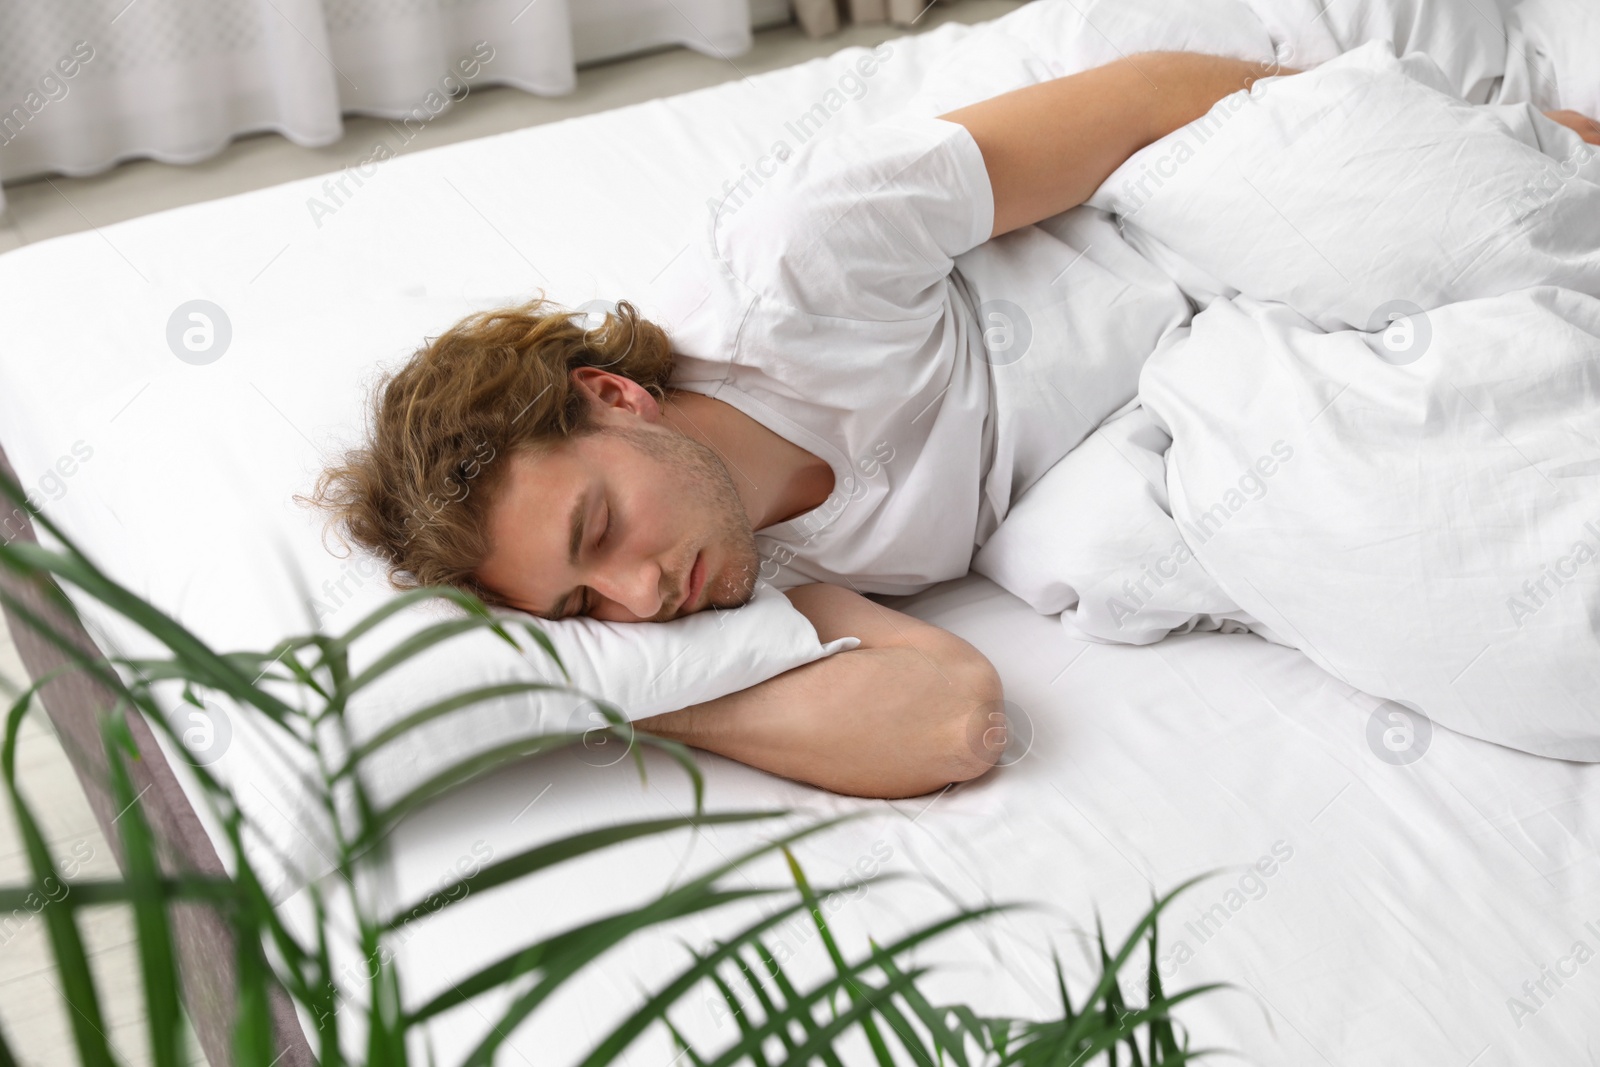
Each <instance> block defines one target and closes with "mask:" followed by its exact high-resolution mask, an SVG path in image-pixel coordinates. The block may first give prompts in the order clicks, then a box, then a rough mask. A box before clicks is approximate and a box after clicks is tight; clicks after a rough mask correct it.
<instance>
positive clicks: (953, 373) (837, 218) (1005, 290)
mask: <svg viewBox="0 0 1600 1067" xmlns="http://www.w3.org/2000/svg"><path fill="white" fill-rule="evenodd" d="M742 192H748V193H749V194H751V195H748V196H746V195H741V193H742ZM707 214H708V219H707V224H706V227H705V230H704V232H703V233H702V235H701V239H700V240H699V241H698V242H697V243H696V244H694V245H692V246H691V248H690V250H688V251H685V252H684V253H682V254H680V256H679V257H678V259H677V260H675V261H674V262H673V263H672V264H671V265H670V266H669V267H668V269H667V270H666V271H665V272H664V273H663V275H662V277H661V278H660V279H658V281H657V283H656V286H655V288H654V290H653V291H652V292H651V293H650V294H649V299H648V301H647V304H648V306H649V308H650V314H651V317H652V318H653V320H654V321H657V322H659V323H660V324H661V325H662V326H663V327H664V328H666V329H667V331H668V333H669V335H670V336H671V338H672V342H673V347H674V349H675V351H676V352H677V353H678V357H677V363H676V368H675V370H674V373H673V376H672V385H673V386H674V387H676V388H680V389H686V390H691V391H694V392H698V393H702V394H704V395H706V396H711V397H715V398H716V399H718V400H722V401H724V402H726V403H728V404H731V405H733V406H734V407H736V408H738V409H739V410H740V411H742V412H744V413H745V414H747V415H749V416H750V417H751V418H754V419H756V420H758V421H759V422H761V423H762V424H763V425H765V426H766V427H767V428H769V429H771V430H773V431H774V432H776V433H778V434H780V435H782V436H783V437H784V438H786V439H787V440H789V441H791V442H793V443H794V444H796V445H798V446H800V447H801V448H804V449H806V450H807V451H809V452H811V453H813V454H815V455H816V456H818V457H820V458H822V459H824V460H826V461H827V462H828V464H829V465H830V466H831V467H832V468H833V473H834V490H833V493H832V495H831V496H830V497H829V498H828V500H827V501H825V502H824V503H823V504H821V505H819V506H818V507H816V508H814V509H812V510H810V511H808V512H806V513H804V514H802V515H800V516H798V517H796V518H794V519H790V520H788V521H786V522H781V523H777V524H774V525H772V526H767V527H764V528H763V529H761V530H758V531H757V545H758V548H759V550H760V552H761V556H762V559H763V561H764V566H763V569H762V577H763V578H765V579H766V580H768V581H770V582H771V583H772V584H774V585H775V586H777V587H778V588H780V589H786V588H790V587H792V586H795V585H802V584H805V583H806V582H811V581H821V582H830V583H833V584H837V585H843V586H846V587H848V588H852V589H854V590H856V591H857V592H861V593H887V594H910V593H916V592H920V591H921V590H923V589H926V588H927V587H929V586H930V585H933V584H935V583H938V582H941V581H945V580H948V579H950V578H956V577H960V576H961V575H963V574H966V573H967V571H968V569H969V567H970V565H971V562H972V555H973V553H974V552H975V551H976V549H977V548H978V547H979V546H981V545H982V544H983V542H984V541H985V540H987V539H988V537H989V536H990V534H992V533H993V532H994V529H995V527H996V526H998V525H999V523H1000V522H1001V520H1003V519H1004V518H1005V515H1006V513H1007V512H1008V511H1009V509H1010V507H1011V504H1012V502H1013V501H1014V500H1015V499H1016V498H1017V496H1018V495H1020V494H1021V492H1022V491H1023V490H1024V489H1026V488H1027V486H1029V485H1031V484H1032V483H1033V482H1034V481H1035V480H1036V479H1037V478H1038V477H1039V476H1040V475H1041V474H1043V473H1044V472H1045V471H1046V470H1047V469H1049V467H1050V466H1051V465H1052V464H1053V463H1055V462H1056V460H1058V459H1060V458H1061V456H1063V455H1065V454H1066V452H1067V451H1068V450H1069V449H1071V448H1072V447H1074V446H1075V445H1076V444H1078V442H1080V441H1081V440H1083V438H1084V437H1086V436H1088V434H1089V433H1090V432H1091V431H1092V430H1093V429H1094V427H1095V426H1096V425H1098V424H1099V422H1100V421H1101V420H1102V419H1103V418H1104V417H1105V416H1106V415H1108V414H1110V413H1111V412H1112V411H1115V410H1116V409H1117V408H1119V407H1121V406H1122V405H1123V404H1124V403H1125V402H1127V401H1128V400H1129V399H1131V398H1132V397H1133V395H1134V393H1135V392H1136V389H1137V385H1138V374H1139V369H1140V367H1141V366H1142V365H1143V363H1144V360H1145V359H1146V358H1147V357H1148V356H1149V354H1150V352H1151V351H1152V350H1153V348H1154V347H1155V342H1156V340H1157V339H1158V338H1159V337H1160V336H1161V335H1162V334H1163V333H1165V332H1167V331H1168V330H1170V329H1171V328H1173V327H1174V326H1177V325H1182V324H1185V323H1187V321H1188V318H1189V315H1190V307H1189V305H1188V303H1187V301H1186V300H1185V298H1184V297H1183V295H1182V293H1181V292H1180V291H1179V290H1178V289H1177V287H1176V286H1175V285H1173V284H1172V282H1171V281H1169V280H1168V279H1167V278H1166V277H1165V276H1163V275H1162V274H1160V272H1158V271H1156V270H1155V268H1153V267H1152V266H1151V265H1150V264H1149V263H1148V262H1146V261H1145V260H1144V259H1143V258H1142V257H1140V256H1139V255H1138V254H1137V253H1135V252H1133V250H1132V249H1131V248H1129V247H1128V246H1127V245H1126V243H1125V242H1123V240H1122V237H1121V235H1120V234H1119V233H1118V231H1117V229H1116V227H1115V225H1113V223H1112V221H1111V217H1110V216H1108V215H1106V214H1105V213H1103V212H1099V211H1097V210H1095V209H1091V208H1087V207H1084V208H1076V209H1074V210H1072V211H1069V212H1065V213H1063V214H1062V215H1058V216H1056V217H1055V218H1053V219H1049V220H1046V221H1045V222H1043V223H1040V224H1039V225H1037V226H1028V227H1023V228H1022V229H1020V230H1017V231H1014V232H1013V233H1009V234H1005V235H1003V236H1002V237H1000V238H998V239H996V240H993V241H989V240H988V237H989V233H990V231H991V230H992V229H993V221H994V197H993V192H992V190H991V189H990V185H989V177H988V171H987V168H986V167H985V165H984V161H983V155H982V153H981V152H980V151H979V149H978V145H977V142H976V141H974V140H973V138H972V135H971V134H970V133H968V132H967V129H966V127H964V126H962V125H960V124H959V123H955V122H949V121H946V120H943V119H938V118H933V117H931V116H924V115H915V114H906V115H902V116H899V117H896V118H893V119H889V120H886V121H883V122H879V123H875V124H873V125H870V126H864V127H857V128H853V129H844V130H839V131H837V132H832V133H830V134H829V135H827V136H819V137H818V138H817V139H815V140H812V141H810V142H808V143H806V144H805V145H803V146H802V147H801V148H800V149H798V150H796V151H793V152H792V153H791V154H790V155H789V156H788V158H787V159H785V160H782V161H781V162H779V164H778V170H777V171H776V173H775V174H773V175H772V176H771V177H769V178H768V179H767V180H766V181H765V182H764V183H763V184H762V186H761V187H760V188H759V189H753V188H752V187H751V186H750V185H749V184H747V185H746V186H745V187H744V190H742V191H741V190H739V189H735V190H734V191H733V192H732V193H731V194H729V195H728V197H727V198H726V199H724V200H723V202H722V207H721V210H720V211H718V212H717V213H715V214H712V213H710V212H708V213H707ZM980 322H981V324H982V325H981V327H980ZM986 335H987V336H986ZM734 461H735V462H737V460H736V458H735V460H734Z"/></svg>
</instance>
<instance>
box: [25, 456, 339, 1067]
mask: <svg viewBox="0 0 1600 1067" xmlns="http://www.w3.org/2000/svg"><path fill="white" fill-rule="evenodd" d="M0 473H4V474H5V475H6V476H8V477H10V478H12V479H13V480H17V476H16V472H15V471H14V470H13V469H12V467H11V462H10V460H9V459H7V458H6V453H5V448H4V447H3V446H0ZM25 514H26V512H24V515H25ZM16 536H17V537H19V538H20V539H22V540H25V541H33V542H35V543H37V541H38V538H37V537H36V536H35V535H34V532H33V524H32V523H31V522H30V521H29V520H28V519H27V518H25V517H24V518H23V528H22V531H21V533H19V534H17V535H16ZM45 582H49V583H50V584H51V585H55V584H56V583H55V582H54V581H53V580H52V579H50V578H49V577H48V576H43V577H39V578H36V579H34V580H31V581H30V580H26V579H23V578H22V577H21V576H19V575H16V574H14V573H12V572H10V571H8V570H5V569H4V568H0V587H3V588H4V589H5V590H6V592H8V593H10V594H11V595H13V596H15V597H16V598H17V599H18V600H20V601H22V602H23V603H25V604H26V605H27V606H28V608H29V610H30V611H33V612H35V613H36V614H38V615H39V616H41V617H43V618H44V619H46V620H48V621H49V622H50V624H51V625H52V626H54V627H55V628H56V630H57V631H58V632H59V633H61V634H63V635H65V636H66V637H67V638H68V639H69V640H70V641H71V642H72V643H73V645H75V646H76V647H77V648H78V649H80V650H81V651H82V652H83V653H84V654H85V655H87V656H90V657H93V658H94V659H99V660H104V659H105V656H104V655H103V654H102V653H101V651H100V649H99V647H98V646H96V645H95V643H94V641H93V640H91V639H90V637H89V635H88V634H87V633H85V632H84V629H83V626H82V624H81V623H80V622H79V621H78V619H77V618H76V617H73V616H68V615H65V614H63V613H62V611H61V610H60V608H59V607H57V606H56V605H55V604H54V603H53V602H52V601H51V599H50V598H49V597H48V596H47V595H46V593H47V589H46V588H44V586H43V583H45ZM58 588H59V587H58ZM5 619H6V626H7V627H8V628H9V629H10V631H11V637H12V640H13V641H15V642H16V646H17V651H18V652H19V653H20V654H21V656H22V663H23V666H24V667H25V668H26V669H27V671H28V675H29V678H30V679H31V680H33V681H37V680H38V679H39V678H42V677H43V676H44V675H46V674H48V673H49V672H50V671H52V670H55V669H56V668H58V667H60V666H62V665H63V664H65V663H67V662H68V657H67V654H66V653H65V652H64V651H62V650H61V649H59V648H57V647H56V646H55V645H54V644H51V643H50V642H49V641H48V640H46V639H45V638H43V637H41V636H40V635H39V634H37V633H35V632H34V631H33V629H32V628H31V627H29V626H28V625H27V624H26V623H24V622H23V621H22V620H20V619H18V618H17V617H16V616H15V615H14V614H13V613H12V612H11V611H10V609H9V608H7V609H5ZM125 695H126V690H125V689H123V688H122V687H121V685H120V684H119V685H118V687H117V689H116V690H113V689H112V688H110V687H109V686H107V685H106V684H105V683H104V682H102V681H100V680H99V679H98V678H91V677H89V676H87V675H85V674H84V672H82V671H74V672H71V673H67V674H63V675H62V676H60V677H58V678H55V679H53V680H52V681H51V682H50V683H49V684H47V685H46V686H45V687H44V688H43V689H42V690H41V691H40V696H41V699H42V700H43V703H44V705H45V711H46V712H47V713H48V714H49V716H50V721H51V722H52V723H53V724H54V725H55V730H56V734H57V735H58V736H59V738H60V740H61V745H62V747H63V748H64V749H65V750H66V752H67V757H68V758H69V759H70V760H71V761H72V766H73V769H74V770H75V771H76V772H77V775H78V781H79V782H80V783H82V785H83V791H84V793H85V794H86V795H87V796H88V798H89V807H90V808H91V809H93V811H94V817H95V822H96V823H98V824H99V826H100V832H101V833H102V834H104V835H105V838H106V841H107V842H108V843H109V845H110V846H111V852H112V855H114V856H116V858H117V865H118V867H119V868H122V869H124V870H125V869H126V865H125V862H124V860H123V856H122V848H121V840H120V838H119V837H118V836H117V833H116V830H115V828H114V827H113V826H112V820H113V819H114V818H115V817H116V815H117V806H116V804H115V802H114V800H113V799H112V796H111V791H110V788H109V786H108V784H107V777H106V760H105V753H104V750H103V747H102V743H101V740H100V732H99V728H98V726H97V723H98V721H99V716H100V712H101V711H102V709H106V708H111V707H115V706H116V702H117V700H118V699H119V697H122V696H125ZM128 707H129V708H130V711H129V712H125V715H126V717H127V722H128V726H129V728H130V729H131V730H132V732H133V738H134V741H135V742H136V744H137V745H138V749H139V757H140V758H139V760H138V761H137V762H135V763H132V764H131V765H130V767H129V770H130V772H131V774H132V778H133V787H134V789H135V791H136V792H138V794H139V795H140V797H141V799H140V800H139V801H138V803H140V804H141V805H142V806H143V810H144V814H145V818H146V819H148V820H149V823H150V829H151V832H152V833H153V834H154V836H155V839H156V845H157V849H158V852H159V854H160V860H161V865H162V869H163V870H165V871H167V872H168V873H178V872H181V871H189V872H197V873H201V874H213V875H224V876H225V875H226V870H225V868H224V867H223V865H222V860H221V859H220V858H219V857H218V855H217V850H216V848H215V847H214V846H213V845H212V843H211V839H210V838H209V837H208V836H207V835H206V831H205V827H204V826H203V825H202V824H201V822H200V818H199V816H198V815H197V814H196V813H195V810H194V808H193V806H192V805H191V804H190V803H189V798H188V796H187V795H185V793H184V792H183V788H182V786H180V785H179V783H178V779H177V777H176V776H175V775H174V773H173V770H172V767H171V766H170V765H168V763H167V760H166V756H165V755H164V754H163V752H162V750H161V748H160V747H159V746H158V745H157V743H156V738H155V735H154V733H153V732H152V731H151V728H150V724H149V723H147V722H146V721H145V719H144V717H143V715H141V714H138V713H137V712H136V711H132V710H131V709H132V705H131V704H129V705H128ZM171 922H172V931H173V939H174V941H175V942H176V950H177V955H178V969H179V972H180V975H181V979H182V986H183V998H184V1002H185V1004H186V1005H187V1007H188V1010H189V1018H190V1021H191V1022H192V1023H193V1026H194V1030H195V1034H196V1036H197V1037H198V1038H199V1039H200V1047H201V1048H202V1049H203V1050H204V1051H205V1054H206V1058H207V1059H208V1060H209V1061H210V1062H211V1064H212V1067H232V1063H233V1038H232V1034H233V1025H232V1023H233V1015H234V942H233V933H232V931H231V930H230V929H229V927H228V924H227V923H226V921H225V920H224V919H223V918H222V916H221V915H219V914H218V913H217V912H216V910H215V909H214V908H212V907H210V906H207V905H203V904H181V905H175V906H174V907H173V908H172V912H171ZM269 993H270V995H271V1003H272V1023H273V1039H274V1043H275V1049H276V1051H277V1053H278V1059H277V1060H276V1061H275V1067H313V1064H314V1063H315V1062H316V1061H315V1059H314V1058H313V1056H312V1053H311V1045H310V1043H309V1042H307V1040H306V1035H305V1033H304V1031H303V1030H302V1029H301V1027H300V1020H299V1017H298V1016H297V1015H296V1014H295V1009H294V1005H293V1003H292V1002H291V1001H290V1000H289V996H288V994H287V993H286V992H285V991H284V990H283V987H282V986H281V985H279V984H278V983H277V982H272V983H271V986H270V988H269Z"/></svg>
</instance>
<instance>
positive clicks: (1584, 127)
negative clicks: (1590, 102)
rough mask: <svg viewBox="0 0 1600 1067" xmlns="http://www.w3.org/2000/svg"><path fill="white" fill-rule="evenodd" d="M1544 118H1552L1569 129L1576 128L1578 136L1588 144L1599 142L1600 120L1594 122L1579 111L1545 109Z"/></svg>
mask: <svg viewBox="0 0 1600 1067" xmlns="http://www.w3.org/2000/svg"><path fill="white" fill-rule="evenodd" d="M1544 114H1545V117H1546V118H1550V119H1554V120H1555V121H1557V122H1559V123H1561V125H1563V126H1565V127H1567V128H1568V129H1570V130H1576V131H1577V132H1578V136H1579V137H1582V138H1583V139H1584V140H1585V141H1588V142H1589V143H1590V144H1600V122H1596V121H1595V120H1594V119H1592V118H1590V117H1589V116H1588V115H1585V114H1583V113H1582V112H1580V111H1567V110H1561V111H1546V112H1545V113H1544Z"/></svg>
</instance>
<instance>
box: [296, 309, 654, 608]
mask: <svg viewBox="0 0 1600 1067" xmlns="http://www.w3.org/2000/svg"><path fill="white" fill-rule="evenodd" d="M581 315H582V313H581V312H579V313H575V312H573V311H571V310H569V309H566V308H563V307H560V306H559V305H557V304H555V303H553V302H552V301H549V300H546V299H545V298H544V297H543V295H542V294H541V295H540V296H539V297H536V298H534V299H532V300H529V301H528V302H526V303H524V304H519V305H515V306H513V307H507V308H500V309H496V310H492V311H482V312H477V313H475V314H472V315H468V316H467V317H466V318H464V319H462V320H461V321H460V322H458V323H456V324H455V325H454V326H452V327H450V328H449V329H448V330H446V331H445V332H444V333H442V334H440V335H439V336H438V337H437V338H434V339H432V341H431V342H430V343H428V344H427V345H426V347H424V348H421V349H418V350H417V351H416V352H415V353H414V354H413V355H412V356H411V358H410V360H409V361H408V362H407V363H406V364H405V366H403V367H402V368H400V370H398V371H396V372H394V373H392V374H387V375H384V376H383V377H382V378H381V379H380V380H379V382H378V384H377V388H376V389H375V390H374V392H373V395H372V397H371V399H370V401H369V403H370V418H369V430H368V441H367V444H366V445H364V446H363V447H360V448H357V449H354V450H351V451H349V452H347V453H345V455H344V456H343V457H342V459H341V461H340V462H338V463H337V464H335V465H334V466H331V467H329V468H327V469H326V470H324V471H323V472H322V474H321V476H320V477H319V478H318V480H317V485H316V489H315V491H314V493H313V494H312V495H311V496H310V497H306V496H296V497H295V499H296V500H298V501H300V502H301V503H302V504H305V505H313V506H317V507H321V508H324V509H327V510H328V511H330V512H332V515H331V517H330V519H329V523H330V525H337V526H338V527H339V529H340V532H341V534H342V535H343V537H344V538H345V539H347V544H348V541H354V542H355V543H356V544H359V545H361V546H362V547H364V548H366V549H368V550H370V551H371V552H373V553H374V554H376V555H377V556H378V557H380V558H381V559H383V560H384V561H385V562H386V563H387V565H388V579H389V584H390V585H391V586H393V587H394V588H395V589H397V590H406V589H415V588H419V587H422V586H430V585H449V586H454V587H456V588H459V589H463V590H465V591H467V592H470V593H472V594H473V595H475V596H477V597H479V598H480V599H482V600H483V601H484V602H485V603H487V604H493V605H499V606H506V605H505V602H504V600H503V599H502V598H501V597H499V596H498V595H497V594H495V593H494V591H493V590H491V589H489V588H487V587H485V586H484V585H482V583H480V582H479V581H478V580H477V579H476V577H475V576H474V572H475V571H476V570H477V569H478V567H479V566H480V565H481V564H482V563H483V561H484V560H485V558H486V557H487V555H488V552H489V537H488V511H489V504H490V502H491V501H492V500H493V499H494V496H495V494H496V491H497V489H498V487H499V486H500V485H501V484H502V482H503V481H504V476H505V472H506V467H507V464H506V462H505V460H506V459H507V458H508V457H510V456H512V455H514V454H518V453H529V454H533V455H540V454H544V453H546V452H548V451H549V450H550V449H552V448H554V447H555V446H556V445H557V444H559V443H560V442H562V441H565V440H569V439H573V438H578V437H584V436H587V435H588V434H591V433H595V432H598V431H599V429H600V427H599V425H598V424H597V423H596V422H595V421H594V420H593V419H592V417H591V413H590V408H589V403H588V400H587V398H586V396H585V395H584V394H583V393H582V392H580V391H579V390H578V389H577V388H576V387H575V386H574V385H573V384H572V378H571V372H572V370H573V369H575V368H577V367H599V368H602V369H604V370H608V371H611V372H612V373H614V374H620V375H622V376H624V377H627V378H631V379H632V380H633V381H635V382H637V383H638V384H639V385H640V386H642V387H643V388H645V389H647V390H648V391H649V392H650V393H651V395H653V396H654V397H655V398H656V400H657V401H658V402H660V401H663V400H665V399H666V389H667V380H668V378H669V376H670V375H671V373H672V361H673V353H672V348H671V343H670V342H669V340H668V338H667V334H666V331H664V330H663V329H661V327H659V326H657V325H655V324H653V323H651V322H648V321H646V320H645V319H643V318H641V317H640V316H639V313H638V311H637V309H636V308H635V307H634V306H633V305H632V304H630V303H628V302H627V301H625V300H624V301H619V302H618V303H617V304H616V305H615V307H614V308H610V309H608V310H606V311H605V312H604V314H603V321H599V319H598V318H597V316H596V314H595V313H590V314H589V315H588V316H587V317H586V318H585V317H581ZM597 323H598V324H597Z"/></svg>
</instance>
